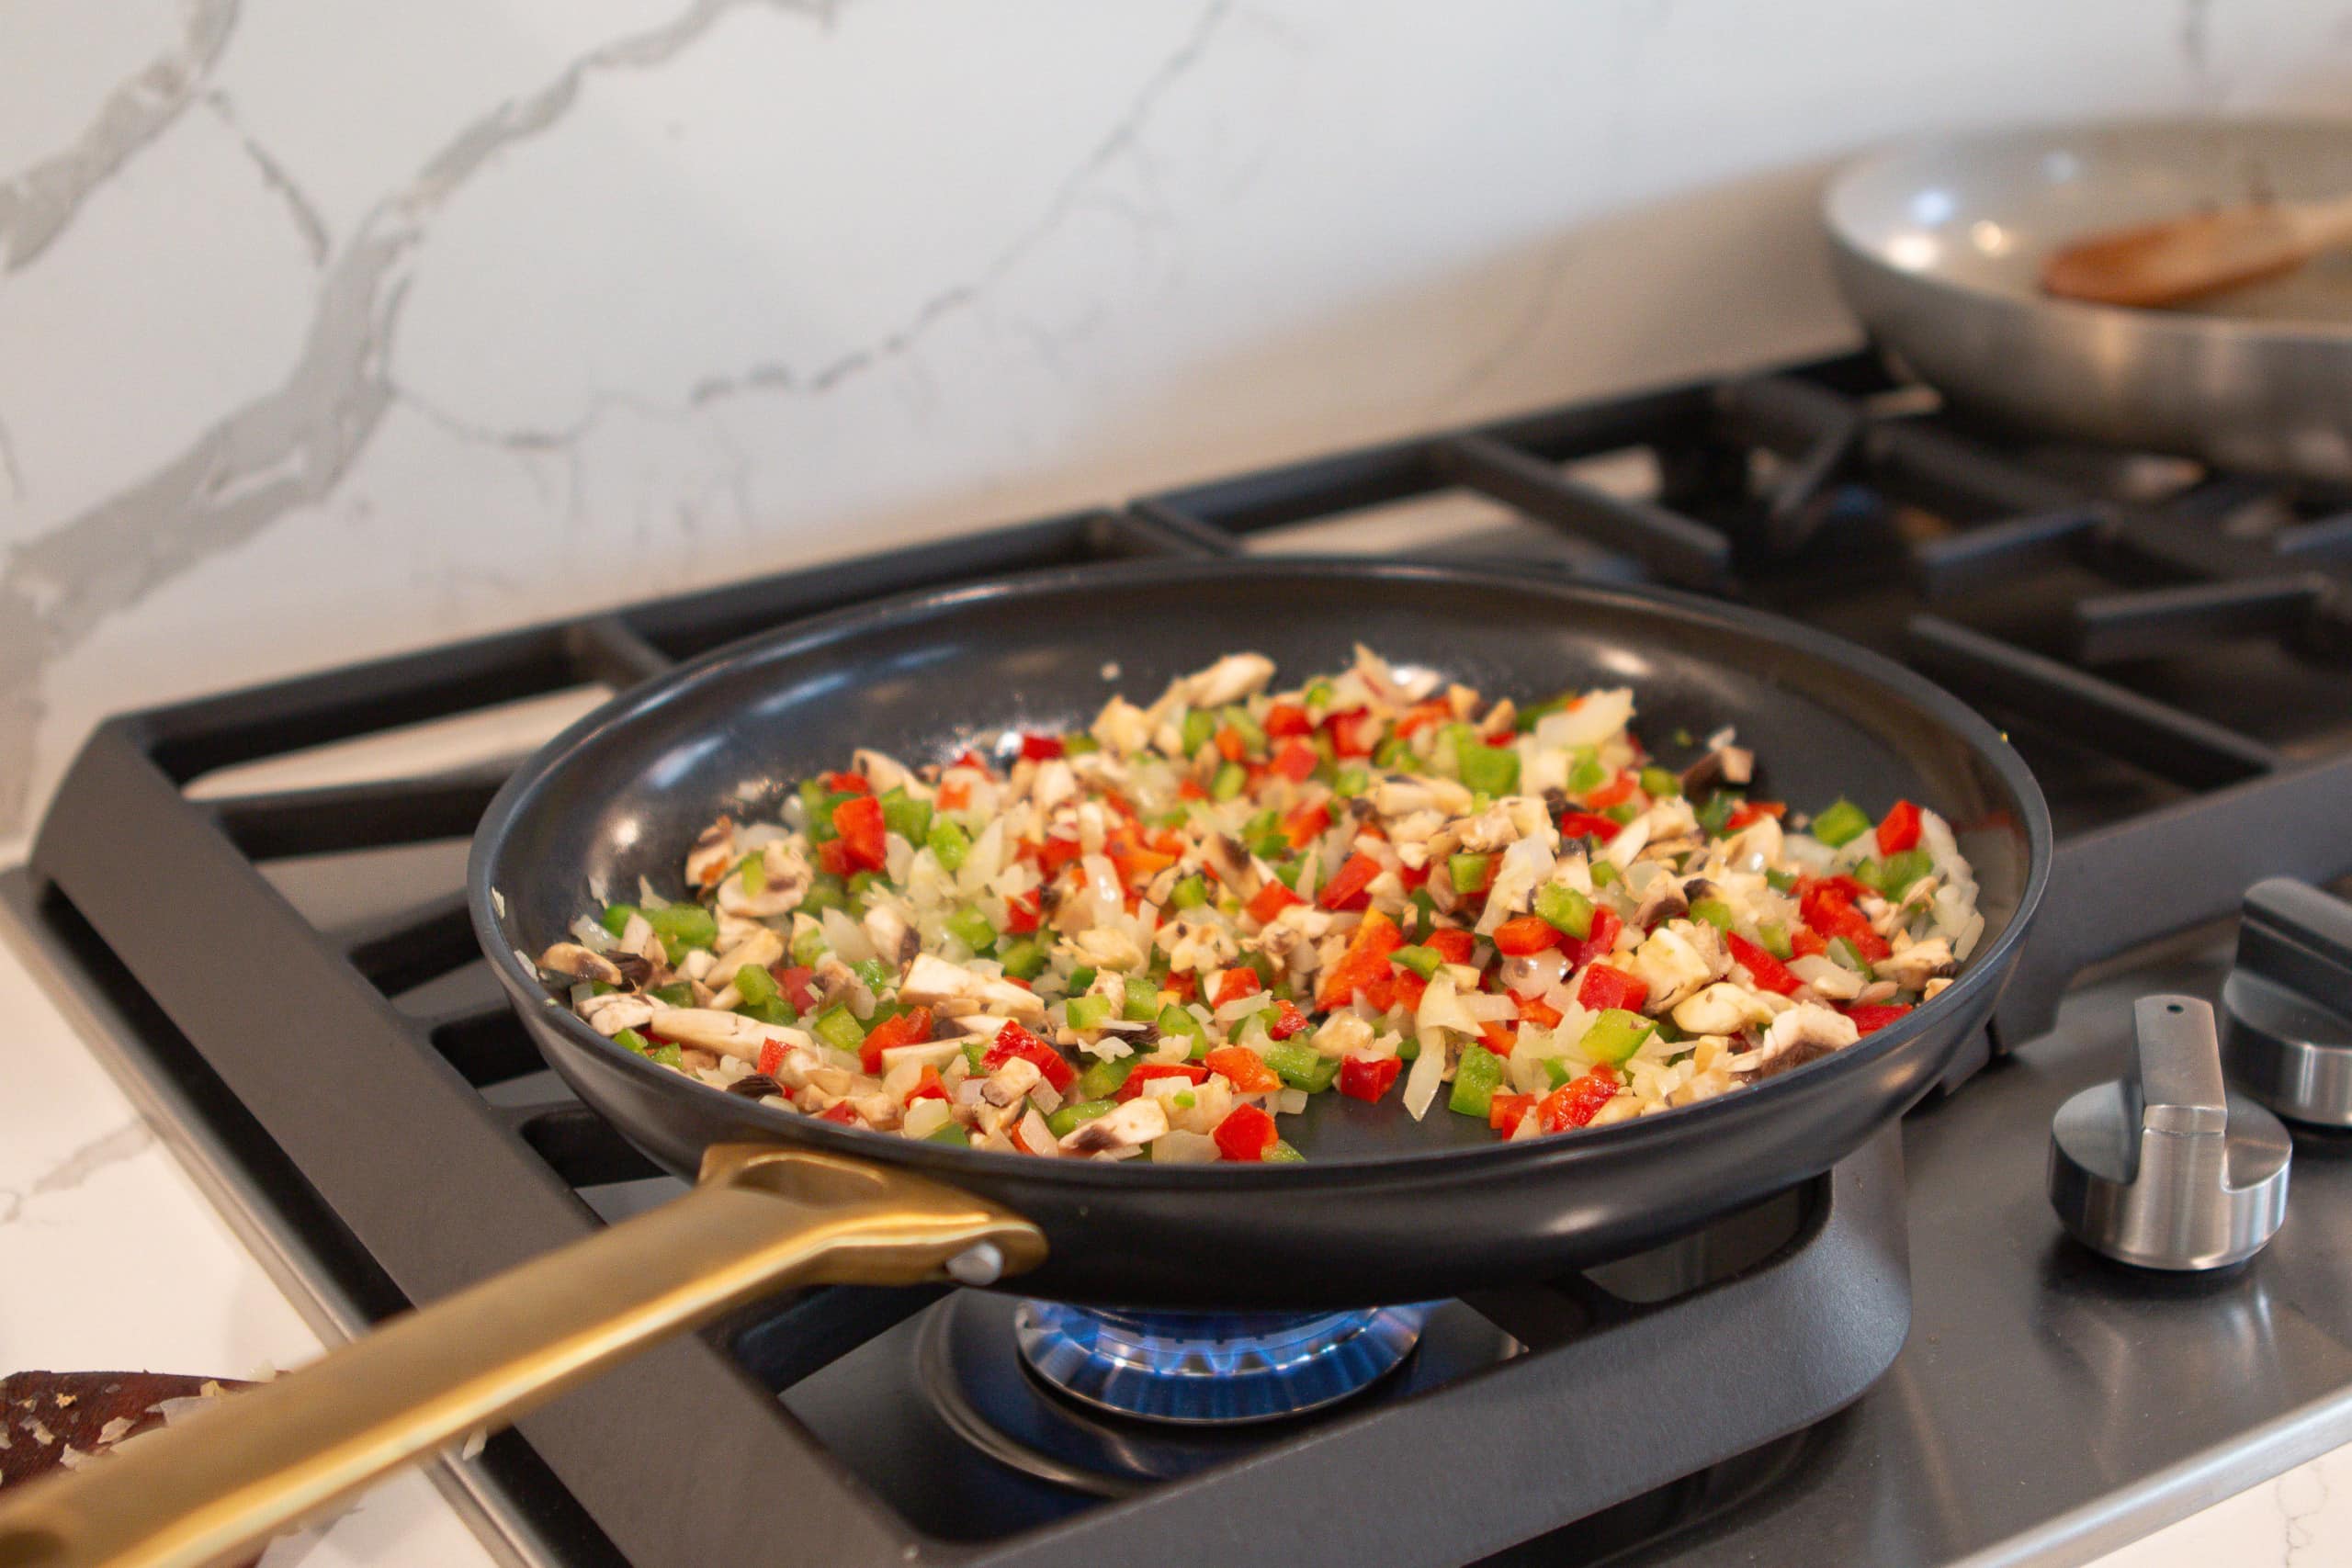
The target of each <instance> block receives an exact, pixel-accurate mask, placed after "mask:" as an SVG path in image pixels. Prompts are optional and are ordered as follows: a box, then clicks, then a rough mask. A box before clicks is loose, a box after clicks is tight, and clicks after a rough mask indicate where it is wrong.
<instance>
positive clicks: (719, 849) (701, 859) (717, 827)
mask: <svg viewBox="0 0 2352 1568" xmlns="http://www.w3.org/2000/svg"><path fill="white" fill-rule="evenodd" d="M734 863H735V821H734V818H729V817H722V818H719V819H718V821H716V822H713V823H712V824H711V825H710V826H709V827H707V828H705V829H703V830H702V831H701V832H699V833H697V834H695V841H694V846H693V847H692V848H691V849H689V850H687V851H686V885H687V886H690V887H699V888H708V887H712V886H716V885H717V884H718V879H719V878H720V877H722V876H724V875H726V874H727V868H728V867H729V866H730V865H733V864H734Z"/></svg>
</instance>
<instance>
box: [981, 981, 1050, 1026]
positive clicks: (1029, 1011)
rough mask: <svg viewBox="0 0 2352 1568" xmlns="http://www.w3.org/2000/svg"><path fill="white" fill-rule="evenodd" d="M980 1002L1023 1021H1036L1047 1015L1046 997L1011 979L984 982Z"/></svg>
mask: <svg viewBox="0 0 2352 1568" xmlns="http://www.w3.org/2000/svg"><path fill="white" fill-rule="evenodd" d="M980 1003H981V1005H982V1006H984V1007H988V1008H990V1009H992V1010H995V1011H997V1012H1001V1013H1003V1014H1004V1015H1005V1016H1007V1017H1009V1018H1014V1019H1018V1020H1019V1021H1021V1022H1023V1023H1035V1022H1036V1021H1038V1020H1040V1019H1042V1018H1044V1017H1045V1016H1046V998H1043V997H1041V996H1039V995H1038V994H1037V993H1036V992H1035V991H1033V990H1030V989H1029V988H1028V987H1025V986H1016V985H1014V984H1013V983H1012V981H1010V980H989V981H986V982H984V983H983V984H982V985H981V987H980Z"/></svg>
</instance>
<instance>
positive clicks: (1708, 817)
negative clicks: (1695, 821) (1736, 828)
mask: <svg viewBox="0 0 2352 1568" xmlns="http://www.w3.org/2000/svg"><path fill="white" fill-rule="evenodd" d="M1740 805H1741V801H1740V798H1739V796H1737V795H1734V794H1732V793H1731V792H1730V791H1728V790H1721V789H1719V790H1717V791H1715V793H1714V794H1713V795H1709V796H1707V803H1706V804H1705V805H1704V806H1702V807H1699V828H1700V830H1701V831H1702V832H1703V833H1705V834H1706V835H1707V836H1708V837H1709V838H1711V839H1713V838H1719V837H1721V836H1722V834H1723V831H1724V829H1726V828H1728V827H1730V826H1731V814H1732V813H1733V812H1735V811H1736V810H1738V809H1739V807H1740Z"/></svg>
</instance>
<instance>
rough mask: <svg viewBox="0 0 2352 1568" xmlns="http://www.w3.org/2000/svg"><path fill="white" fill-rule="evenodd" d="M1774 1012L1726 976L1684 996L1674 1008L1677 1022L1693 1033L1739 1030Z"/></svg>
mask: <svg viewBox="0 0 2352 1568" xmlns="http://www.w3.org/2000/svg"><path fill="white" fill-rule="evenodd" d="M1771 1016H1772V1015H1771V1013H1770V1010H1767V1009H1764V1008H1760V1007H1758V1006H1757V1005H1756V1002H1755V1000H1754V999H1753V998H1751V997H1749V995H1748V994H1747V992H1746V991H1744V990H1742V989H1740V987H1737V986H1735V985H1732V984H1730V983H1729V982H1727V981H1723V980H1718V981H1716V982H1715V983H1714V984H1713V985H1711V986H1707V987H1703V988H1702V989H1701V990H1699V991H1698V992H1696V993H1694V994H1693V995H1691V996H1690V997H1687V998H1684V999H1683V1000H1682V1001H1681V1002H1680V1003H1679V1004H1678V1005H1677V1006H1676V1007H1675V1010H1674V1022H1675V1026H1676V1027H1677V1028H1679V1029H1681V1030H1683V1031H1685V1032H1688V1033H1691V1034H1736V1033H1737V1032H1739V1031H1741V1030H1742V1029H1745V1028H1747V1026H1748V1025H1749V1024H1751V1023H1763V1022H1766V1021H1769V1020H1770V1018H1771Z"/></svg>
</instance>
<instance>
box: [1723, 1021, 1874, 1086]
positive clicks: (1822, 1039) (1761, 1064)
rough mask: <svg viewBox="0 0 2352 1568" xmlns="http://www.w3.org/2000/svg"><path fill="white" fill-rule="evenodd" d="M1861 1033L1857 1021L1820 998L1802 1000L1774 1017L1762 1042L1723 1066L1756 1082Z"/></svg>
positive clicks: (1839, 1046) (1836, 1047)
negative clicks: (1815, 1000) (1822, 1003)
mask: <svg viewBox="0 0 2352 1568" xmlns="http://www.w3.org/2000/svg"><path fill="white" fill-rule="evenodd" d="M1861 1037H1862V1035H1861V1031H1860V1030H1859V1029H1857V1028H1856V1027H1855V1026H1854V1021H1853V1020H1852V1019H1850V1018H1848V1017H1847V1016H1846V1015H1845V1014H1844V1013H1842V1012H1836V1011H1833V1010H1830V1009H1828V1008H1826V1007H1823V1006H1822V1005H1821V1004H1820V1003H1818V1002H1800V1003H1798V1004H1797V1005H1796V1006H1795V1007H1792V1008H1791V1009H1790V1010H1788V1011H1786V1012H1784V1013H1782V1014H1781V1016H1780V1017H1778V1018H1776V1019H1774V1020H1773V1021H1772V1023H1771V1027H1770V1028H1769V1029H1767V1030H1765V1032H1764V1041H1763V1043H1761V1044H1759V1045H1758V1046H1757V1047H1756V1049H1754V1050H1752V1051H1743V1052H1741V1053H1740V1054H1739V1055H1736V1056H1734V1057H1732V1058H1730V1059H1729V1060H1728V1061H1726V1062H1725V1063H1724V1067H1725V1068H1726V1069H1728V1070H1729V1071H1730V1073H1731V1075H1732V1076H1733V1077H1736V1078H1738V1079H1739V1080H1740V1081H1742V1082H1743V1083H1756V1082H1759V1081H1760V1080H1762V1079H1765V1078H1769V1077H1776V1076H1778V1075H1779V1074H1781V1073H1785V1072H1787V1071H1788V1070H1789V1069H1790V1068H1792V1067H1802V1066H1804V1065H1805V1064H1806V1063H1807V1062H1813V1061H1818V1060H1820V1059H1821V1058H1822V1057H1824V1056H1826V1055H1829V1054H1830V1053H1832V1052H1834V1051H1841V1050H1843V1049H1845V1048H1846V1047H1847V1046H1849V1045H1851V1044H1852V1043H1854V1042H1855V1041H1857V1040H1860V1038H1861Z"/></svg>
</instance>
